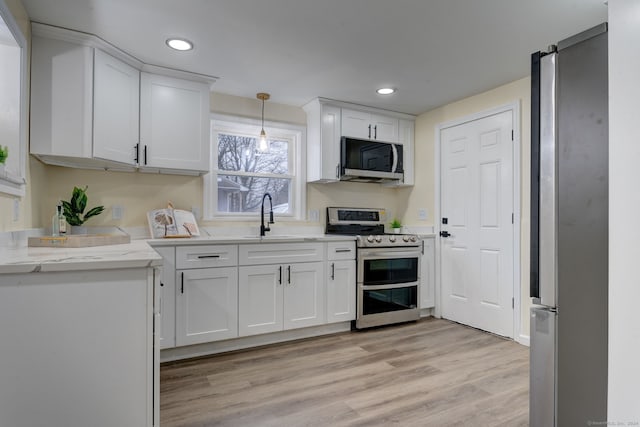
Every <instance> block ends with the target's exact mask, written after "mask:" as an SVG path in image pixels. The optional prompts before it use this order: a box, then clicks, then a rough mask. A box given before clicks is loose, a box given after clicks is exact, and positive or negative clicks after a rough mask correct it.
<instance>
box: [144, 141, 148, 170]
mask: <svg viewBox="0 0 640 427" xmlns="http://www.w3.org/2000/svg"><path fill="white" fill-rule="evenodd" d="M144 164H145V165H146V164H147V146H146V145H145V146H144Z"/></svg>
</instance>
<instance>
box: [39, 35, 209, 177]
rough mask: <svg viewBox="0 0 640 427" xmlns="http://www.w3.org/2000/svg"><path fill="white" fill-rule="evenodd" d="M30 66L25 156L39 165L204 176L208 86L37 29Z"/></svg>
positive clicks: (99, 45) (101, 45) (92, 41)
mask: <svg viewBox="0 0 640 427" xmlns="http://www.w3.org/2000/svg"><path fill="white" fill-rule="evenodd" d="M31 64H32V66H31V72H32V75H31V85H32V89H31V146H30V150H31V153H32V154H33V155H35V156H37V157H38V158H39V159H40V160H42V161H43V162H45V163H49V164H54V165H59V166H69V167H79V168H85V169H112V170H128V171H133V170H136V168H141V169H142V170H144V171H149V172H166V173H178V174H187V175H197V174H202V173H206V172H207V171H208V166H209V163H208V155H209V85H210V83H211V81H210V80H207V79H204V78H201V77H200V76H194V75H192V74H190V73H186V72H181V71H178V70H169V69H165V68H162V67H153V66H148V65H146V64H143V63H142V62H140V61H138V60H137V59H136V58H133V57H131V56H129V55H127V54H126V53H124V52H122V51H120V50H118V49H116V48H114V47H113V46H111V45H109V44H107V43H105V42H104V41H101V40H100V39H98V38H96V37H94V36H91V35H87V34H83V33H77V32H74V31H70V30H65V29H60V28H55V27H49V26H47V25H43V24H37V23H34V24H33V38H32V63H31ZM141 70H142V71H143V72H141ZM145 70H149V71H152V72H153V74H150V73H147V72H144V71H145ZM165 74H166V75H165ZM141 75H142V76H141Z"/></svg>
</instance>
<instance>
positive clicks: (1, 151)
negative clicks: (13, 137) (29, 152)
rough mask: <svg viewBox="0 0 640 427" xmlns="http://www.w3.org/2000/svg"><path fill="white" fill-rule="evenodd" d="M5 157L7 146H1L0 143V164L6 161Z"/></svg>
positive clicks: (7, 154)
mask: <svg viewBox="0 0 640 427" xmlns="http://www.w3.org/2000/svg"><path fill="white" fill-rule="evenodd" d="M7 157H9V147H8V146H7V147H2V145H0V164H3V165H4V162H6V161H7Z"/></svg>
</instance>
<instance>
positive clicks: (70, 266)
mask: <svg viewBox="0 0 640 427" xmlns="http://www.w3.org/2000/svg"><path fill="white" fill-rule="evenodd" d="M160 265H162V257H161V256H160V255H158V253H157V252H156V251H155V250H153V248H152V247H150V246H149V245H148V244H147V242H146V241H144V240H134V241H132V242H131V243H127V244H123V245H109V246H93V247H88V248H42V247H39V248H31V247H25V246H19V247H0V274H19V273H37V272H60V271H82V270H104V269H119V268H144V267H155V266H160Z"/></svg>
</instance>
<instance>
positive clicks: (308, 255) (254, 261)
mask: <svg viewBox="0 0 640 427" xmlns="http://www.w3.org/2000/svg"><path fill="white" fill-rule="evenodd" d="M323 250H324V245H323V244H322V243H266V244H259V245H241V246H240V249H239V252H240V255H239V258H240V265H258V264H290V263H293V262H312V261H322V260H323V259H324V253H323V252H324V251H323Z"/></svg>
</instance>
